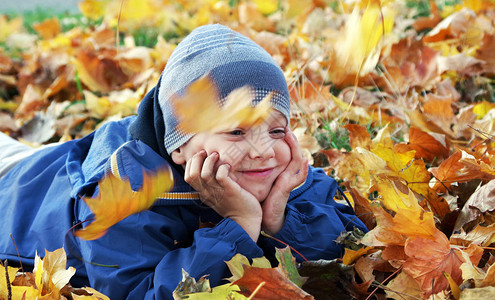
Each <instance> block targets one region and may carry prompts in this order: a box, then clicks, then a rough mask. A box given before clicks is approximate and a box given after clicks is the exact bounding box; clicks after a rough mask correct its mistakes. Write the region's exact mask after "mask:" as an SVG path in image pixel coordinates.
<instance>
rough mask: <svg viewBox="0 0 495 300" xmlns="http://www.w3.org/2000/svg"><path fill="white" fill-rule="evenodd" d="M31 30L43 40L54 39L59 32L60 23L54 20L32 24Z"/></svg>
mask: <svg viewBox="0 0 495 300" xmlns="http://www.w3.org/2000/svg"><path fill="white" fill-rule="evenodd" d="M33 28H34V30H36V31H37V32H38V34H39V35H41V37H42V38H43V39H45V40H49V39H52V38H54V37H55V36H57V34H59V33H60V31H61V28H60V23H59V22H58V19H56V18H53V19H47V20H45V21H43V22H41V23H38V24H34V25H33Z"/></svg>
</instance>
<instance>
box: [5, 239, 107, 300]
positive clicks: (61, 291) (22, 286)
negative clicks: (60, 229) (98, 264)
mask: <svg viewBox="0 0 495 300" xmlns="http://www.w3.org/2000/svg"><path fill="white" fill-rule="evenodd" d="M66 264H67V257H66V254H65V251H64V249H63V248H60V249H57V250H55V251H53V252H49V251H46V250H45V257H44V258H43V259H41V258H40V257H39V256H38V255H36V258H35V260H34V270H33V272H22V271H21V272H19V269H18V268H13V267H9V266H7V264H6V263H5V266H4V264H3V263H1V264H0V299H5V300H7V299H9V300H10V299H46V300H58V299H69V300H70V299H74V300H83V299H86V300H109V298H108V297H107V296H105V295H103V294H101V293H99V292H97V291H95V290H94V289H92V288H88V287H86V288H74V287H72V286H71V285H70V283H69V280H70V278H71V277H72V276H73V275H74V273H76V269H74V268H73V267H69V268H68V269H65V268H66Z"/></svg>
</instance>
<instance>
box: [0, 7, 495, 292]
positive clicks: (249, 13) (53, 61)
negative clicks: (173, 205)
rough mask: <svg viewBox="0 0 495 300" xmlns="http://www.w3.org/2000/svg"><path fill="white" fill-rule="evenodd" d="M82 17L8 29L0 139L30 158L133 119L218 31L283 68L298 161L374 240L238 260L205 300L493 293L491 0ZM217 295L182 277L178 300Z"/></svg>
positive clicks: (13, 21)
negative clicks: (169, 67)
mask: <svg viewBox="0 0 495 300" xmlns="http://www.w3.org/2000/svg"><path fill="white" fill-rule="evenodd" d="M80 10H81V13H82V14H81V15H76V16H66V17H63V18H58V19H57V18H46V19H43V20H42V19H40V20H37V21H33V22H26V20H23V19H22V17H15V16H8V15H4V16H0V109H1V111H0V130H1V131H3V132H5V133H8V134H10V135H11V136H13V137H15V138H17V139H19V140H20V141H22V142H24V143H27V144H30V145H32V146H39V145H41V144H46V143H50V142H59V141H67V140H71V139H75V138H79V137H82V136H84V135H86V134H88V133H90V132H91V131H93V130H94V129H95V128H97V127H98V126H101V124H103V123H104V122H107V121H111V120H116V119H120V118H122V117H125V116H128V115H131V114H134V113H135V112H136V109H137V106H138V104H139V101H140V100H141V99H142V97H143V96H144V95H145V94H146V92H147V91H149V90H150V89H151V88H152V87H153V86H154V85H155V84H156V82H157V80H158V77H159V75H160V72H161V71H162V69H163V67H164V66H165V65H166V63H167V58H168V57H169V55H170V54H171V52H172V51H173V49H174V48H175V46H176V45H177V43H178V42H179V41H180V40H181V39H182V38H183V37H184V36H185V35H187V33H189V32H190V31H191V30H192V29H194V28H195V27H197V26H199V25H203V24H207V23H222V24H225V25H228V26H230V27H231V28H233V29H234V30H236V31H239V32H241V33H242V34H244V35H246V36H248V37H250V38H251V39H253V40H254V41H256V42H257V43H259V44H260V45H261V46H262V47H264V48H265V49H266V50H267V51H268V52H269V53H270V54H271V55H272V56H273V57H274V59H275V60H276V61H277V62H278V63H279V64H280V66H281V68H282V69H283V71H284V73H285V76H286V79H287V82H288V84H289V89H290V92H291V97H292V99H291V100H292V107H293V116H292V120H291V127H292V128H293V129H294V132H295V133H296V135H297V136H298V139H299V142H300V144H301V146H302V148H303V151H304V152H305V154H306V156H307V157H308V158H309V159H310V163H311V164H312V165H314V166H316V167H322V168H324V169H325V170H326V172H327V173H328V175H330V176H333V177H335V178H336V179H338V180H339V182H340V183H341V185H342V186H343V187H345V190H346V194H347V196H348V198H349V199H351V200H352V202H353V204H354V207H355V210H356V213H357V215H358V216H359V218H360V219H361V220H363V221H364V222H365V224H366V225H367V226H368V228H369V229H370V230H371V231H370V232H369V233H367V234H365V235H364V234H363V233H360V232H348V233H344V234H343V235H342V239H341V240H342V242H343V243H345V245H346V250H345V253H343V258H342V259H338V260H335V261H318V262H305V263H303V264H302V267H301V266H297V265H296V264H295V263H292V264H293V265H291V264H288V263H283V262H282V261H281V260H282V258H279V261H280V262H281V263H280V265H281V267H277V268H271V267H270V266H267V265H264V263H263V262H252V264H249V262H247V260H246V261H245V262H244V263H241V261H242V259H241V258H236V259H237V263H236V264H233V263H230V264H228V265H229V268H230V269H231V271H232V273H233V276H234V277H233V278H232V280H231V281H232V282H235V285H234V286H222V287H219V288H220V289H219V290H218V288H214V289H213V291H214V292H218V293H222V294H221V295H224V296H226V297H227V296H228V297H231V298H234V297H240V296H241V294H239V293H238V292H237V291H240V292H241V293H243V294H244V295H246V296H247V297H249V296H251V297H253V298H263V297H268V298H270V296H266V295H272V296H273V294H269V293H270V291H272V290H273V289H274V288H275V287H276V286H283V287H284V289H282V290H278V291H276V292H277V293H279V294H276V295H277V297H286V298H287V299H296V298H300V299H306V298H308V299H310V298H311V297H312V296H314V297H316V298H321V299H325V298H327V299H330V298H332V297H334V298H335V299H342V298H343V297H354V298H358V299H366V298H368V299H369V298H379V299H383V298H392V299H428V298H434V299H473V298H477V299H488V298H493V297H494V295H495V267H493V265H494V262H495V258H494V256H493V253H494V252H493V250H495V248H493V244H494V243H495V225H494V224H495V215H494V210H495V181H494V179H495V140H494V138H495V136H494V133H495V94H494V82H493V77H494V74H495V58H494V55H493V53H495V4H494V2H493V1H490V0H465V1H437V2H435V1H430V2H428V1H392V0H389V1H386V0H381V1H380V0H369V1H368V0H361V1H358V0H356V1H351V0H348V1H344V0H343V1H332V0H326V1H325V0H287V1H276V0H265V1H262V0H259V1H257V0H252V1H226V0H225V1H222V0H199V1H187V0H182V1H181V0H177V1H160V0H127V1H120V0H107V1H96V0H85V1H82V2H80ZM289 246H290V245H289ZM294 250H297V249H294ZM284 253H285V252H284ZM279 256H280V255H279ZM282 257H283V255H282ZM285 261H291V259H286V260H285ZM287 265H289V267H287ZM233 266H234V267H233ZM239 266H241V267H239ZM242 266H243V267H242ZM263 267H265V269H268V270H271V271H260V270H258V268H263ZM64 270H65V266H64ZM9 272H11V271H10V270H9V269H6V274H7V277H8V276H9V275H8V274H10V276H12V273H9ZM265 272H272V273H269V274H265ZM0 273H1V272H0ZM296 273H297V274H296ZM246 274H247V275H246ZM274 274H276V275H274ZM244 275H245V276H246V277H247V279H246V278H244V279H245V280H242V277H243V276H244ZM2 276H3V274H0V280H1V279H2V278H3V277H2ZM34 276H35V278H37V276H41V275H36V274H35V275H34ZM301 276H303V277H301ZM255 279H257V280H258V281H256V280H255ZM36 280H37V279H36ZM275 280H281V281H280V282H282V281H283V280H286V281H287V280H288V282H286V284H285V285H282V284H280V282H279V281H275ZM275 282H277V283H276V284H275ZM291 284H292V285H291ZM35 286H37V283H35ZM289 286H291V287H290V288H289ZM185 287H187V288H185ZM301 287H302V289H301ZM2 288H3V285H2V284H0V298H1V297H4V296H3V294H1V293H2V292H3V291H4V290H2ZM222 288H223V290H222ZM270 288H271V289H272V290H270ZM210 290H211V289H210V288H209V285H208V284H206V283H205V279H198V282H196V280H195V279H192V278H190V277H188V276H187V274H184V281H183V283H181V285H179V286H178V290H177V291H176V293H175V296H176V297H179V298H180V297H184V295H185V294H188V293H192V292H205V291H206V293H209V291H210ZM303 290H304V291H303ZM285 292H287V293H289V294H284V293H285ZM267 293H268V294H267ZM291 293H294V294H291ZM40 295H41V294H40ZM57 295H59V294H57ZM296 295H297V296H296ZM311 295H312V296H311ZM190 296H192V295H190ZM198 297H199V296H198ZM202 297H203V298H204V297H206V296H205V294H202ZM203 298H202V299H203ZM236 299H237V298H236Z"/></svg>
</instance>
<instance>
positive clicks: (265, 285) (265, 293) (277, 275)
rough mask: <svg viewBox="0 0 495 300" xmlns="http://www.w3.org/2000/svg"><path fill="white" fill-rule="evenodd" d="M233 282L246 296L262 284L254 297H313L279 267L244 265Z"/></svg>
mask: <svg viewBox="0 0 495 300" xmlns="http://www.w3.org/2000/svg"><path fill="white" fill-rule="evenodd" d="M233 284H236V285H238V286H239V288H240V292H239V293H241V294H243V295H244V296H247V297H248V296H250V295H251V294H252V293H253V292H254V290H256V288H257V287H258V286H260V284H262V286H261V287H260V288H259V290H258V291H257V293H256V297H255V299H267V300H268V299H287V300H295V299H314V298H313V296H311V295H310V294H308V293H306V292H305V291H303V290H302V289H301V288H299V287H298V286H297V285H295V284H294V283H293V282H292V281H290V280H289V279H288V278H287V276H285V275H284V274H283V273H282V271H281V270H280V269H279V268H270V269H267V268H256V267H249V266H246V267H245V270H244V274H243V275H242V277H241V278H240V279H238V280H236V281H235V282H234V283H233Z"/></svg>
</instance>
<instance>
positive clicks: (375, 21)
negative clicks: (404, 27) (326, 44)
mask: <svg viewBox="0 0 495 300" xmlns="http://www.w3.org/2000/svg"><path fill="white" fill-rule="evenodd" d="M393 24H394V12H393V11H392V10H391V9H388V7H380V6H378V5H376V4H374V5H373V4H370V5H368V6H367V7H366V9H365V10H364V12H363V13H362V15H361V12H360V9H359V7H355V9H354V10H353V12H352V14H351V15H350V16H349V17H348V18H347V20H346V26H345V34H343V40H342V41H339V43H338V44H337V47H336V51H337V61H336V63H337V67H339V68H342V70H345V71H344V72H348V73H351V74H359V75H361V76H362V75H364V74H367V73H369V72H370V71H371V70H372V69H373V68H375V66H376V64H377V63H378V58H379V55H380V50H381V47H379V42H380V40H381V39H382V37H383V35H384V34H388V33H389V32H390V31H391V29H392V27H393Z"/></svg>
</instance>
